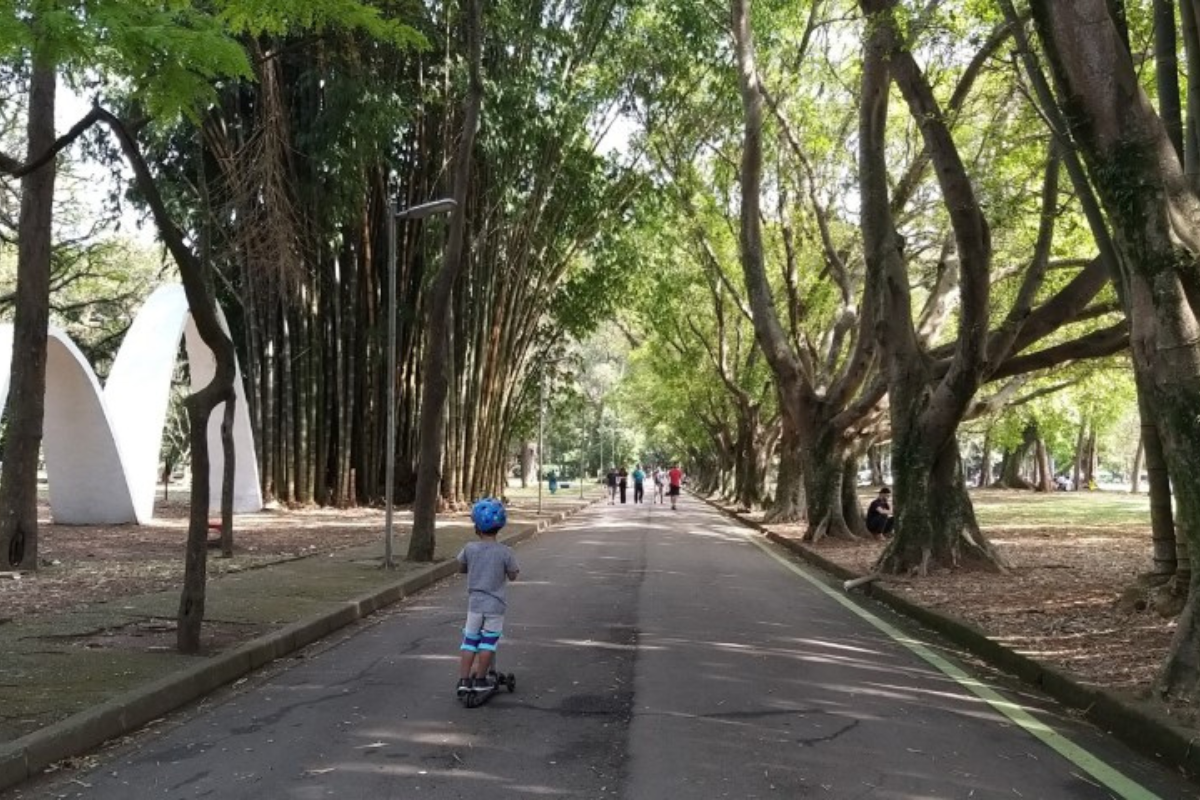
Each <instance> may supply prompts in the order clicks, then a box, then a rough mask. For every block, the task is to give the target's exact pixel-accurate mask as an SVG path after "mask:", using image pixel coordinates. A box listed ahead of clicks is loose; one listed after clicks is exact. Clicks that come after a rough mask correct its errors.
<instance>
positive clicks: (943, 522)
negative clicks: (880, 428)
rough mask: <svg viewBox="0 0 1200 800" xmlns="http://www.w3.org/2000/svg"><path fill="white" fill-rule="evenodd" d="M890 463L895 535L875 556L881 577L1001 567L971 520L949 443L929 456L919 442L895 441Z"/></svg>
mask: <svg viewBox="0 0 1200 800" xmlns="http://www.w3.org/2000/svg"><path fill="white" fill-rule="evenodd" d="M892 463H893V464H894V465H895V466H896V469H895V474H894V478H895V486H896V490H895V492H894V493H893V497H895V507H894V509H893V511H894V514H895V517H896V532H897V535H896V536H894V537H893V538H892V540H891V542H890V543H889V544H888V546H887V547H886V548H885V549H884V551H883V553H882V554H881V555H880V557H879V561H878V562H877V564H876V569H877V570H878V571H879V572H883V573H890V574H913V573H915V574H919V575H922V576H924V575H926V574H928V572H929V571H930V570H931V569H933V568H937V567H951V568H953V567H959V566H962V565H974V566H977V567H982V568H985V569H989V570H990V569H997V568H1003V566H1004V561H1003V560H1002V559H1001V557H1000V555H999V553H997V552H996V551H995V549H994V548H993V547H992V545H991V543H990V542H988V541H987V539H986V538H984V536H983V532H982V531H981V530H980V528H979V523H978V522H977V521H976V520H975V509H974V507H973V506H972V505H971V498H970V497H969V496H968V494H967V486H966V482H965V481H964V480H963V475H962V465H961V463H960V460H959V453H958V443H957V442H956V441H955V440H954V439H953V438H951V439H950V440H949V442H948V443H947V444H946V445H944V446H943V447H942V448H941V450H940V451H938V452H931V451H930V450H929V449H928V448H927V447H926V446H925V443H924V442H923V441H921V440H920V438H919V437H910V436H904V437H903V441H901V437H899V436H897V437H896V439H894V445H893V448H892ZM902 498H914V499H915V500H916V501H917V502H904V501H903V499H902ZM901 534H903V535H901Z"/></svg>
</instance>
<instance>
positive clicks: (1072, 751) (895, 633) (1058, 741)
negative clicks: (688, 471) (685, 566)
mask: <svg viewBox="0 0 1200 800" xmlns="http://www.w3.org/2000/svg"><path fill="white" fill-rule="evenodd" d="M741 535H742V536H744V537H745V538H746V539H747V540H749V541H750V542H752V543H754V544H755V545H756V546H757V547H758V548H759V549H760V550H762V551H763V552H765V553H766V554H767V555H769V556H771V558H773V559H775V560H776V561H778V562H779V563H780V564H783V565H784V566H785V567H787V568H788V569H790V570H791V571H792V572H794V573H796V574H797V575H799V576H800V577H801V578H804V580H806V581H808V582H809V583H810V584H812V585H813V586H815V587H816V588H817V589H819V590H821V591H822V592H824V593H825V594H826V595H827V596H829V597H831V598H833V599H834V600H836V601H837V602H839V603H841V604H842V605H843V606H845V607H846V608H848V609H849V610H850V611H853V612H854V613H855V614H857V615H858V616H859V617H861V618H862V619H864V620H866V621H867V622H869V623H871V624H872V625H874V626H875V627H876V628H878V629H879V630H880V631H882V632H883V633H885V634H887V635H888V637H889V638H891V639H893V640H894V641H896V642H898V643H899V644H901V645H903V646H904V647H906V648H908V649H909V650H910V651H912V652H913V653H914V654H916V655H917V656H918V657H920V658H921V659H922V660H924V661H926V662H927V663H929V664H930V665H932V666H934V667H936V668H937V669H938V670H939V671H941V672H942V673H943V674H944V675H946V676H948V677H950V678H952V679H953V680H954V681H955V682H956V683H957V684H958V685H960V686H962V687H963V688H964V689H966V690H967V691H969V692H971V693H972V694H974V695H975V696H976V697H978V698H980V699H981V700H983V701H984V702H986V703H987V704H988V705H990V706H991V707H992V708H994V709H996V710H997V711H999V712H1000V713H1001V714H1003V715H1004V716H1006V717H1008V718H1009V719H1010V720H1012V722H1014V723H1015V724H1017V725H1019V726H1021V727H1022V728H1024V729H1025V730H1026V731H1028V732H1029V733H1030V734H1032V735H1033V736H1034V737H1036V738H1037V739H1039V740H1041V741H1042V742H1043V743H1045V744H1046V745H1047V746H1048V747H1049V748H1050V749H1051V750H1053V751H1055V752H1056V753H1058V754H1059V755H1061V756H1062V757H1063V758H1065V759H1067V761H1070V762H1071V763H1072V764H1074V765H1075V766H1076V767H1078V768H1079V769H1080V770H1082V771H1083V772H1086V773H1087V774H1088V775H1090V776H1092V777H1093V778H1095V779H1096V780H1097V781H1099V782H1100V783H1101V784H1103V785H1104V786H1105V787H1107V788H1108V789H1109V790H1111V791H1112V792H1115V793H1116V794H1117V795H1118V796H1119V797H1123V798H1125V799H1126V800H1160V798H1159V796H1158V795H1156V794H1155V793H1154V792H1152V791H1150V790H1149V789H1147V788H1145V787H1144V786H1142V785H1141V784H1139V783H1137V782H1136V781H1134V780H1133V779H1131V778H1129V777H1127V776H1126V775H1124V774H1123V773H1121V772H1120V771H1119V770H1117V769H1115V768H1113V767H1111V766H1109V765H1108V764H1106V763H1104V762H1103V761H1101V760H1100V759H1099V758H1097V757H1096V756H1094V755H1092V754H1091V753H1089V752H1088V751H1087V750H1084V749H1083V748H1082V747H1080V746H1079V745H1077V744H1075V743H1074V742H1072V741H1071V740H1070V739H1067V738H1066V737H1065V736H1063V735H1062V734H1061V733H1059V732H1058V731H1056V730H1054V729H1053V728H1051V727H1050V726H1049V725H1047V724H1046V723H1044V722H1042V721H1041V720H1039V719H1037V718H1036V717H1034V716H1033V715H1032V714H1030V713H1029V712H1028V711H1026V710H1025V709H1024V708H1023V707H1022V706H1020V705H1018V704H1016V703H1014V702H1012V701H1011V700H1007V699H1005V698H1004V697H1003V696H1002V695H1001V694H1000V693H999V692H997V691H996V690H995V689H993V688H992V687H990V686H988V685H987V684H985V683H983V682H981V681H979V680H978V679H976V678H972V677H971V676H970V675H968V674H967V673H966V672H965V671H964V670H963V669H962V668H961V667H959V666H958V665H956V664H952V663H951V662H949V661H947V660H946V659H945V658H943V657H942V656H940V655H938V654H937V653H935V652H933V651H932V650H930V649H929V648H928V647H926V646H925V645H924V644H922V643H921V642H919V641H916V640H915V639H913V638H911V637H910V636H908V635H906V634H905V633H903V632H902V631H900V630H899V629H898V628H896V627H894V626H893V625H891V624H890V623H888V622H886V621H884V620H882V619H880V618H879V617H877V616H875V615H874V614H872V613H871V612H870V611H867V610H866V609H865V608H863V607H861V606H859V605H858V604H857V603H855V602H854V601H853V600H851V599H850V598H849V597H847V596H846V595H845V594H843V593H841V592H839V591H837V590H835V589H832V588H830V587H829V586H827V585H826V584H825V583H824V582H823V581H821V580H820V579H818V578H817V577H816V576H814V575H812V574H810V573H809V572H808V571H807V570H805V569H803V568H801V567H800V566H799V565H798V564H796V563H794V562H792V561H790V560H789V559H786V558H784V557H783V556H782V555H780V554H779V553H777V552H776V551H775V549H774V548H773V547H772V546H771V545H770V544H768V543H767V542H764V541H762V539H761V537H760V536H755V535H754V534H751V533H745V532H743V533H742V534H741Z"/></svg>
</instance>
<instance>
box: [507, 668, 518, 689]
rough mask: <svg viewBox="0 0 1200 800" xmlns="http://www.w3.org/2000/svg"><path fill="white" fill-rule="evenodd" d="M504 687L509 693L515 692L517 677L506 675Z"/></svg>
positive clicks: (510, 674)
mask: <svg viewBox="0 0 1200 800" xmlns="http://www.w3.org/2000/svg"><path fill="white" fill-rule="evenodd" d="M504 685H505V686H507V687H508V691H509V692H515V691H516V690H517V676H516V675H514V674H512V673H511V672H510V673H508V677H507V678H506V679H505V681H504Z"/></svg>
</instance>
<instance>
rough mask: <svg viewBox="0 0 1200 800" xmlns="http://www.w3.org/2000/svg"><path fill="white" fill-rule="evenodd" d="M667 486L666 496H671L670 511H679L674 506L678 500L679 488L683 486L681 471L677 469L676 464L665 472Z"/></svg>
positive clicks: (677, 465)
mask: <svg viewBox="0 0 1200 800" xmlns="http://www.w3.org/2000/svg"><path fill="white" fill-rule="evenodd" d="M667 484H668V490H667V494H669V495H670V496H671V510H672V511H678V510H679V509H678V508H676V507H675V504H676V502H678V500H679V491H680V487H682V486H683V470H682V469H680V468H679V464H676V465H675V466H673V467H671V469H669V470H668V471H667Z"/></svg>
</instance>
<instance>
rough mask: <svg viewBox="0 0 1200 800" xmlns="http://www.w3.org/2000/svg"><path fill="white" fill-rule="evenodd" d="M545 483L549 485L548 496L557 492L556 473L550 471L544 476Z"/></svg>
mask: <svg viewBox="0 0 1200 800" xmlns="http://www.w3.org/2000/svg"><path fill="white" fill-rule="evenodd" d="M546 481H547V482H548V483H549V484H550V494H554V493H555V492H557V491H558V473H557V472H555V471H554V470H550V474H549V475H547V476H546Z"/></svg>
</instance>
